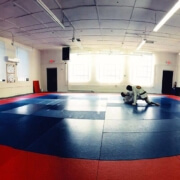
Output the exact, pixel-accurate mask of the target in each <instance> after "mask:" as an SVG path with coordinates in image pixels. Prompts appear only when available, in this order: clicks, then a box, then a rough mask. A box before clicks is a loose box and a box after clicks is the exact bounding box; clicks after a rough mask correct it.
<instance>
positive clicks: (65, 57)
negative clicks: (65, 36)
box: [62, 47, 70, 61]
mask: <svg viewBox="0 0 180 180" xmlns="http://www.w3.org/2000/svg"><path fill="white" fill-rule="evenodd" d="M69 53H70V48H69V47H63V48H62V60H63V61H66V60H69Z"/></svg>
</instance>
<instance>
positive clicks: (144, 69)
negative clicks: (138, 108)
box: [130, 55, 154, 86]
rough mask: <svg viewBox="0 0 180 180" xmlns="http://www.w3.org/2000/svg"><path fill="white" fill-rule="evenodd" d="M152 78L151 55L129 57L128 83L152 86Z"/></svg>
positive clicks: (152, 63) (152, 62)
mask: <svg viewBox="0 0 180 180" xmlns="http://www.w3.org/2000/svg"><path fill="white" fill-rule="evenodd" d="M153 78H154V59H153V56H152V55H142V56H131V57H130V83H131V84H133V85H142V86H152V85H153Z"/></svg>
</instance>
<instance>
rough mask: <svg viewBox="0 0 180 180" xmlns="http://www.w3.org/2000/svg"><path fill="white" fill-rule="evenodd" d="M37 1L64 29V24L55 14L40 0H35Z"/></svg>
mask: <svg viewBox="0 0 180 180" xmlns="http://www.w3.org/2000/svg"><path fill="white" fill-rule="evenodd" d="M36 1H37V3H38V4H39V5H40V6H41V7H42V8H43V9H44V10H45V11H46V12H47V13H48V14H49V15H50V16H51V18H52V19H53V20H54V21H55V22H57V23H58V24H59V25H60V26H61V27H62V28H63V29H65V27H64V25H63V24H62V23H61V21H60V20H59V19H58V18H57V17H56V16H55V14H54V13H53V12H52V11H51V10H50V9H49V8H48V7H47V6H46V5H45V4H44V3H43V2H42V0H36Z"/></svg>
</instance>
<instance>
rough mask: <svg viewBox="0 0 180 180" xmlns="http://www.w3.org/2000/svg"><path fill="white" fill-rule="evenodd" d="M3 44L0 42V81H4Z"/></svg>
mask: <svg viewBox="0 0 180 180" xmlns="http://www.w3.org/2000/svg"><path fill="white" fill-rule="evenodd" d="M4 57H5V44H4V42H2V41H0V81H3V80H5V79H6V61H5V59H4Z"/></svg>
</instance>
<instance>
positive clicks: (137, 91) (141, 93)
mask: <svg viewBox="0 0 180 180" xmlns="http://www.w3.org/2000/svg"><path fill="white" fill-rule="evenodd" d="M132 91H133V94H134V102H133V105H136V102H137V98H140V99H146V98H147V92H146V91H145V90H144V89H142V87H141V86H132Z"/></svg>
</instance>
